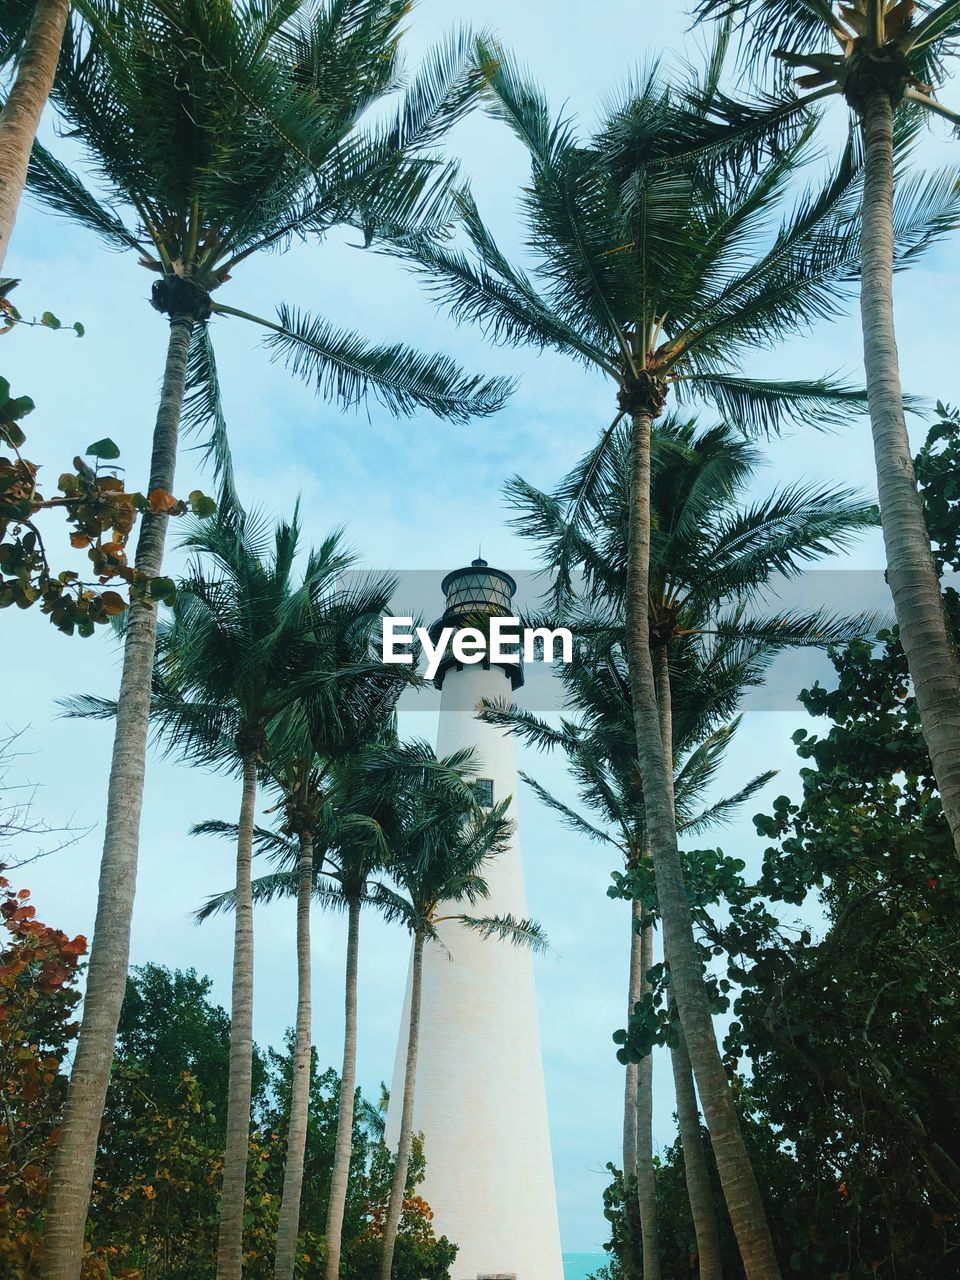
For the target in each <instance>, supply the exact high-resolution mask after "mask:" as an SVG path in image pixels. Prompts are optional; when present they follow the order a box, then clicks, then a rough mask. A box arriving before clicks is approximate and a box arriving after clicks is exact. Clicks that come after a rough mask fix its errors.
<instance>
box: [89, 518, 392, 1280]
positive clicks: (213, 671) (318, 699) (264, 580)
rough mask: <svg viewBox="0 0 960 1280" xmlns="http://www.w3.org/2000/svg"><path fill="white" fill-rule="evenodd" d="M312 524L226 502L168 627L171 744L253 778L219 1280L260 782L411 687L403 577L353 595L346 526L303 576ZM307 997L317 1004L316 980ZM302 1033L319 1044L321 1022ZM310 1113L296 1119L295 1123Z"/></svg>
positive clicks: (241, 1109) (230, 1243)
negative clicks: (394, 599)
mask: <svg viewBox="0 0 960 1280" xmlns="http://www.w3.org/2000/svg"><path fill="white" fill-rule="evenodd" d="M299 534H300V530H299V520H298V514H296V513H295V515H294V518H293V520H292V521H291V522H290V523H286V522H281V523H280V524H279V525H278V526H277V528H276V529H275V531H274V534H273V537H272V539H271V537H270V534H269V530H268V529H267V527H266V526H265V524H264V522H263V521H261V520H258V519H257V518H255V517H251V516H249V515H247V514H246V513H244V512H242V511H239V510H237V509H231V508H225V509H224V510H223V511H222V512H221V514H220V516H219V517H218V518H217V519H216V520H215V521H210V522H203V523H201V524H199V525H198V526H197V528H196V530H195V531H194V532H193V534H192V535H191V536H190V537H189V538H188V539H187V542H186V545H187V546H188V547H190V548H191V549H192V550H193V551H194V552H195V560H194V564H193V566H192V572H191V575H190V576H189V578H188V579H187V580H186V581H185V582H184V583H182V584H181V585H180V588H179V590H178V592H177V596H176V602H175V604H174V607H173V609H172V612H171V617H170V619H169V620H165V621H164V622H163V624H162V625H161V628H160V633H159V637H158V654H157V670H156V675H155V679H154V689H153V706H152V714H153V717H154V723H155V727H156V732H157V737H158V739H159V741H160V742H161V744H162V745H163V746H164V747H165V748H166V750H168V751H173V752H176V753H177V754H179V755H181V756H183V757H184V758H186V759H189V760H190V761H192V762H195V763H199V764H202V765H207V766H210V767H214V768H219V769H225V770H227V771H228V772H233V773H239V774H240V776H241V778H242V797H241V805H240V816H239V821H238V824H237V841H236V845H237V869H236V888H235V891H234V892H235V897H234V908H235V930H234V964H233V996H232V1012H231V1032H230V1070H229V1090H228V1103H227V1125H226V1142H225V1153H224V1171H223V1194H222V1198H221V1210H220V1233H219V1242H218V1254H217V1275H218V1280H234V1277H239V1275H240V1270H241V1257H242V1235H243V1211H244V1196H245V1183H246V1161H247V1149H248V1139H249V1127H250V1088H251V1072H252V1061H253V1028H252V1015H253V1009H252V1006H253V1000H252V995H253V921H252V913H253V902H252V896H251V887H250V886H251V858H252V853H253V839H254V807H255V803H256V795H257V785H258V779H259V777H260V776H261V775H262V774H263V773H264V772H265V770H266V769H267V767H268V764H269V761H270V757H271V749H272V747H274V746H276V747H277V749H278V751H279V752H280V753H282V752H284V751H288V752H289V751H290V744H291V743H293V742H297V741H299V740H300V739H301V737H302V736H305V735H306V732H307V730H306V729H304V728H302V727H301V724H302V725H305V726H310V727H311V728H312V729H313V736H314V738H315V739H316V740H317V741H322V743H323V746H324V748H325V750H326V751H327V752H329V753H333V752H334V751H337V750H350V749H354V748H355V747H356V745H357V743H358V742H362V741H363V740H364V737H365V736H366V735H372V733H373V731H374V730H373V729H371V713H370V708H371V706H373V707H377V708H379V707H380V706H381V705H382V703H383V700H384V698H385V697H386V696H387V692H388V690H389V691H391V692H393V693H394V694H395V693H396V692H398V689H399V683H400V681H399V680H398V676H397V672H396V670H394V669H387V668H384V667H383V666H382V665H381V664H380V663H378V662H375V661H372V660H371V659H370V658H369V657H368V644H369V637H370V633H371V629H372V628H373V627H374V626H375V623H376V621H377V620H378V619H379V617H380V616H381V615H382V612H383V610H384V609H385V608H386V605H387V603H388V601H389V598H390V595H391V593H392V590H393V584H392V583H391V582H389V581H386V580H381V581H375V582H370V583H366V584H363V585H362V586H361V587H358V588H357V589H356V590H354V591H351V592H346V591H343V590H342V589H340V588H338V586H337V581H338V579H339V578H340V577H341V575H342V574H343V573H344V571H345V570H346V569H348V568H349V566H350V563H351V558H350V556H349V555H348V554H347V553H345V551H344V550H343V548H342V546H341V537H340V535H339V534H334V535H333V536H331V537H330V538H328V539H327V540H326V541H325V542H324V543H323V544H322V545H321V547H320V548H319V549H318V550H317V551H314V552H312V553H311V554H310V555H309V556H308V557H307V561H306V564H305V566H304V571H303V578H302V581H301V582H300V583H299V584H295V583H294V580H293V572H294V562H295V558H296V555H297V550H298V544H299ZM401 679H402V678H401ZM71 705H72V709H73V711H74V713H75V714H84V715H91V714H92V715H101V716H104V715H110V714H114V712H115V705H114V704H113V703H111V702H108V701H105V700H100V699H91V698H83V699H79V700H75V701H74V702H73V703H72V704H71ZM283 759H284V757H283V755H282V754H281V760H283ZM287 759H289V756H288V757H287ZM291 772H292V770H291ZM288 778H289V775H288ZM303 794H306V795H307V800H304V801H303V802H302V803H303V807H304V809H308V808H309V780H308V781H307V782H305V783H304V784H303V785H302V786H301V787H300V789H299V793H298V794H297V799H299V798H300V795H303ZM295 804H296V800H294V801H292V802H291V803H290V810H291V813H292V814H293V816H294V821H295V822H296V823H297V827H296V829H297V831H298V834H303V833H304V832H306V833H307V835H308V836H309V825H306V824H303V823H302V821H300V820H297V818H296V816H295V813H294V808H295ZM308 901H309V898H308ZM301 958H302V951H301ZM299 994H300V1000H301V1001H305V1004H306V1009H307V1011H308V1012H309V980H308V981H307V982H306V984H305V989H303V988H301V991H300V993H299ZM298 1021H300V1022H302V1018H301V1019H299V1020H298ZM300 1030H301V1032H302V1033H303V1034H304V1035H305V1038H306V1044H307V1053H308V1054H309V1044H310V1036H309V1022H307V1025H306V1027H305V1028H303V1027H301V1028H300ZM298 1047H302V1046H299V1045H298ZM297 1084H298V1081H297V1076H296V1073H295V1076H294V1085H295V1086H296V1085H297ZM298 1115H299V1112H297V1113H295V1114H294V1115H292V1117H291V1124H292V1126H293V1124H294V1121H295V1119H296V1118H297V1116H298ZM292 1136H293V1139H294V1141H293V1142H292V1143H291V1146H292V1148H293V1149H292V1150H290V1151H288V1164H289V1165H292V1167H293V1168H294V1170H296V1169H297V1168H298V1167H299V1168H300V1170H301V1174H302V1151H300V1152H299V1165H298V1152H297V1149H296V1145H295V1139H296V1129H294V1133H293V1135H292ZM288 1192H289V1195H290V1196H291V1197H292V1203H293V1204H294V1205H295V1207H296V1209H297V1215H296V1217H294V1219H293V1228H292V1230H293V1240H294V1245H295V1242H296V1232H297V1218H298V1217H299V1185H298V1184H296V1183H292V1184H291V1185H290V1186H289V1187H288Z"/></svg>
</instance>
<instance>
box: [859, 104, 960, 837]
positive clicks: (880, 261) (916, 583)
mask: <svg viewBox="0 0 960 1280" xmlns="http://www.w3.org/2000/svg"><path fill="white" fill-rule="evenodd" d="M861 126H862V129H863V146H864V189H863V219H862V220H863V235H862V247H861V258H862V264H861V265H862V272H861V284H860V312H861V320H862V326H863V363H864V367H865V370H866V382H867V398H868V401H869V405H870V424H871V427H872V430H873V450H874V456H875V459H876V466H877V491H878V493H879V496H880V520H881V524H882V526H883V542H884V546H885V548H886V556H887V580H888V581H889V583H890V590H891V592H892V594H893V603H894V609H895V611H896V615H897V622H898V624H899V627H900V642H901V644H902V645H903V649H904V653H905V654H906V655H907V663H908V665H909V668H910V675H911V677H912V679H913V686H914V690H915V692H916V697H917V708H918V710H919V712H920V723H921V726H922V728H923V736H924V738H925V740H926V743H927V747H928V749H929V751H930V758H931V760H932V761H933V771H934V773H935V775H936V778H937V785H938V787H939V789H940V797H941V799H942V801H943V810H944V813H945V814H946V817H947V821H948V822H949V824H950V830H951V832H952V834H953V841H954V844H955V846H956V848H957V851H958V852H960V664H958V661H957V652H956V649H955V647H954V645H953V642H952V640H951V638H950V632H949V630H948V627H947V622H946V618H945V616H944V612H943V605H942V603H941V598H940V583H939V582H938V580H937V573H936V568H935V566H934V563H933V556H932V554H931V551H930V535H929V533H928V532H927V527H926V524H925V523H924V518H923V506H922V504H921V501H920V495H919V493H918V491H917V482H916V477H915V476H914V472H913V463H912V461H911V455H910V440H909V438H908V436H907V427H906V422H905V420H904V413H903V395H902V392H901V387H900V367H899V360H898V356H897V339H896V333H895V330H894V320H893V108H892V106H891V105H890V99H889V97H888V96H887V95H886V94H884V93H876V94H874V95H873V96H872V97H871V98H870V99H869V101H868V102H867V104H866V106H865V107H864V110H863V113H862V117H861Z"/></svg>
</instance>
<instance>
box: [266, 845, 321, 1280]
mask: <svg viewBox="0 0 960 1280" xmlns="http://www.w3.org/2000/svg"><path fill="white" fill-rule="evenodd" d="M298 870H299V877H298V882H297V1029H296V1041H295V1044H294V1049H293V1087H292V1089H291V1093H290V1124H289V1127H288V1129H287V1159H286V1163H285V1165H284V1167H283V1195H282V1197H281V1200H280V1220H279V1222H278V1223H277V1245H276V1253H275V1255H274V1263H273V1273H274V1276H275V1277H276V1280H292V1278H293V1269H294V1266H295V1265H296V1261H297V1236H298V1235H299V1233H300V1198H301V1195H302V1194H303V1155H304V1152H305V1151H306V1147H307V1122H308V1119H309V1115H310V1056H311V1051H312V1048H313V1036H312V1031H313V1025H312V1024H313V1011H312V1005H311V992H310V903H311V901H312V899H313V836H312V834H311V833H310V832H309V831H301V832H300V858H299V868H298Z"/></svg>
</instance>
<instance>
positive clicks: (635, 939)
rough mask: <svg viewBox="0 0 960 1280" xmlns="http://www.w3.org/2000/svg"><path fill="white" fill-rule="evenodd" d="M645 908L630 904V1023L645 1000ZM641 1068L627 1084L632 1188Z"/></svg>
mask: <svg viewBox="0 0 960 1280" xmlns="http://www.w3.org/2000/svg"><path fill="white" fill-rule="evenodd" d="M640 919H641V907H640V903H639V902H637V901H636V900H634V901H632V902H631V903H630V970H629V978H628V981H627V1021H628V1022H629V1021H630V1019H631V1018H632V1017H633V1010H634V1006H635V1005H636V1004H637V1003H638V1002H639V1000H640V998H641V990H640V983H641V981H642V980H643V972H642V957H641V953H640V948H641V941H640ZM637 1079H638V1075H637V1064H636V1063H635V1062H628V1063H627V1066H626V1071H625V1077H624V1084H623V1185H624V1187H625V1188H626V1187H628V1186H629V1185H630V1182H631V1180H632V1179H633V1178H636V1176H637Z"/></svg>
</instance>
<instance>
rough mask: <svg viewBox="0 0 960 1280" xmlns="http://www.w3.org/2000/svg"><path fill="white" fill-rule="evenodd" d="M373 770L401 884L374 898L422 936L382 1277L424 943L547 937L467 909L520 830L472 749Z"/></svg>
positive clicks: (409, 1131)
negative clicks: (482, 777)
mask: <svg viewBox="0 0 960 1280" xmlns="http://www.w3.org/2000/svg"><path fill="white" fill-rule="evenodd" d="M366 769H367V772H368V780H369V782H370V784H371V785H372V786H373V787H374V789H376V788H377V787H378V786H379V787H381V790H382V792H383V795H384V803H383V806H382V811H381V813H380V814H379V815H378V817H377V820H378V822H379V824H380V826H381V828H382V829H383V832H384V838H385V840H386V844H387V847H388V848H389V850H390V875H391V877H392V879H393V880H394V882H395V884H396V888H391V887H389V886H387V885H385V884H380V885H378V886H377V887H376V888H375V889H374V890H373V891H372V892H371V894H370V897H371V901H373V902H374V904H375V905H377V906H378V907H379V908H380V910H382V911H383V912H384V913H385V915H386V916H387V918H388V919H393V920H396V921H398V922H399V923H401V924H403V925H404V926H405V927H406V928H407V929H408V930H409V931H410V933H411V934H412V936H413V961H412V970H411V985H410V1015H409V1025H408V1030H407V1051H406V1065H405V1071H404V1083H403V1098H402V1106H401V1113H400V1134H399V1140H398V1145H397V1153H396V1164H395V1166H394V1172H393V1180H392V1183H391V1187H390V1199H389V1203H388V1206H387V1214H386V1220H385V1222H384V1228H383V1252H382V1254H381V1258H380V1280H390V1275H391V1271H392V1267H393V1254H394V1248H395V1244H396V1238H397V1230H398V1228H399V1224H400V1216H401V1213H402V1211H403V1198H404V1193H405V1189H406V1185H407V1173H408V1170H409V1164H410V1154H411V1150H412V1144H413V1105H414V1093H415V1088H416V1075H417V1057H418V1052H419V1031H420V1007H421V997H422V986H423V955H424V948H425V946H426V945H427V944H428V943H433V944H434V945H440V946H442V945H443V943H442V929H441V928H440V926H441V925H443V924H445V923H447V924H459V925H460V926H462V927H464V928H467V929H471V930H474V931H477V932H479V933H480V935H481V936H482V937H485V938H497V939H499V940H501V941H504V942H511V943H514V944H517V945H524V946H530V947H533V948H535V949H543V948H545V947H546V945H547V943H546V938H545V936H544V934H543V931H542V930H541V928H540V926H539V925H538V924H536V923H535V922H534V921H529V920H517V919H515V918H514V917H513V916H509V915H508V916H475V915H470V914H465V913H463V912H462V910H459V909H458V908H459V907H461V904H467V905H469V906H471V907H476V906H477V905H478V904H480V903H481V902H482V901H483V899H484V898H485V897H487V894H488V887H487V883H486V881H485V879H484V877H483V873H484V869H485V867H486V866H487V864H488V863H489V862H490V861H491V860H492V859H493V858H495V857H496V856H497V855H498V854H499V853H500V852H501V851H502V850H503V849H504V848H505V847H506V845H507V843H508V841H509V839H510V834H511V831H512V822H511V820H510V819H509V818H508V817H507V816H506V814H507V807H508V805H509V803H510V802H509V798H508V799H506V800H504V801H502V802H501V803H500V804H498V805H496V806H494V807H493V808H490V809H485V808H483V807H481V804H480V801H479V798H478V796H477V793H476V790H475V787H474V785H473V782H472V777H471V775H472V773H473V764H472V753H471V752H470V751H469V750H467V751H460V752H456V753H454V754H453V755H451V756H448V757H445V758H440V759H438V758H437V756H436V755H435V754H434V752H433V750H432V748H430V747H429V746H427V745H426V744H424V743H410V744H405V745H403V746H400V747H397V748H386V749H384V750H382V751H380V752H374V753H372V754H371V756H370V757H369V758H368V760H367V762H366ZM381 779H382V783H381V781H380V780H381ZM383 784H386V786H384V785H383Z"/></svg>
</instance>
